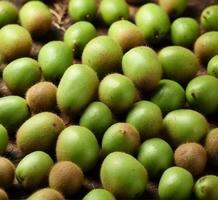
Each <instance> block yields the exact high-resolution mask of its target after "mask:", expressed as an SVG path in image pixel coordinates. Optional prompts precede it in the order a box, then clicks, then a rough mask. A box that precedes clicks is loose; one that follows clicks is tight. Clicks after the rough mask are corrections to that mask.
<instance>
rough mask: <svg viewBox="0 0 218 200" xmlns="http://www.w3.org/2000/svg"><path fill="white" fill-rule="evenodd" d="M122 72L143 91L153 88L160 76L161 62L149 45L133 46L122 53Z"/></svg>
mask: <svg viewBox="0 0 218 200" xmlns="http://www.w3.org/2000/svg"><path fill="white" fill-rule="evenodd" d="M122 69H123V73H124V74H125V75H126V76H128V77H129V78H130V79H131V80H132V81H133V82H134V84H135V85H136V86H137V87H138V88H139V89H141V90H143V91H149V90H152V89H154V88H155V87H156V86H157V84H158V83H159V81H160V79H161V76H162V68H161V64H160V62H159V60H158V57H157V54H156V52H155V51H154V50H153V49H151V48H150V47H144V46H140V47H135V48H133V49H131V50H129V51H128V52H127V53H125V54H124V56H123V59H122Z"/></svg>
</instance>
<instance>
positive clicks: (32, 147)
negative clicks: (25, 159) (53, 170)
mask: <svg viewBox="0 0 218 200" xmlns="http://www.w3.org/2000/svg"><path fill="white" fill-rule="evenodd" d="M64 127H65V126H64V122H63V120H62V119H61V118H60V117H59V116H58V115H56V114H54V113H51V112H41V113H38V114H36V115H33V116H32V117H31V118H29V119H28V120H27V121H25V122H24V123H23V124H22V125H21V127H20V128H19V129H18V131H17V135H16V143H17V146H18V148H19V149H20V150H21V151H22V152H23V153H24V154H28V153H31V152H33V151H36V150H41V151H45V152H49V151H51V150H54V146H55V144H56V140H57V138H58V135H59V133H60V132H61V131H62V130H63V129H64Z"/></svg>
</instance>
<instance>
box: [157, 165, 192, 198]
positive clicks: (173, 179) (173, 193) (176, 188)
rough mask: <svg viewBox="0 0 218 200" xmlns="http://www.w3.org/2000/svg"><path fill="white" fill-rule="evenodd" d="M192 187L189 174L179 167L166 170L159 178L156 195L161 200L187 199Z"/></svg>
mask: <svg viewBox="0 0 218 200" xmlns="http://www.w3.org/2000/svg"><path fill="white" fill-rule="evenodd" d="M193 185H194V181H193V177H192V175H191V173H190V172H188V171H187V170H185V169H183V168H181V167H171V168H168V169H167V170H166V171H165V172H164V173H163V175H162V176H161V179H160V182H159V186H158V194H159V197H160V199H161V200H167V199H177V200H184V199H189V198H190V196H191V193H192V187H193Z"/></svg>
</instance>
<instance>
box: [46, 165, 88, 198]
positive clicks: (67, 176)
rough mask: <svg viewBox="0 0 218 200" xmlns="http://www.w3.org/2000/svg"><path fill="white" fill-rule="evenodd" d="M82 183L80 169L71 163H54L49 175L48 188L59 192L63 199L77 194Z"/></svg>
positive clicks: (82, 176) (82, 178)
mask: <svg viewBox="0 0 218 200" xmlns="http://www.w3.org/2000/svg"><path fill="white" fill-rule="evenodd" d="M83 182H84V175H83V172H82V170H81V169H80V167H78V166H77V165H76V164H74V163H73V162H71V161H61V162H58V163H56V164H55V165H54V166H53V167H52V169H51V171H50V174H49V186H50V187H51V188H53V189H56V190H57V191H59V192H61V193H62V194H63V195H64V196H65V197H71V196H73V195H74V194H75V193H77V192H78V191H79V190H80V188H81V186H82V184H83Z"/></svg>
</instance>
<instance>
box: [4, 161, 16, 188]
mask: <svg viewBox="0 0 218 200" xmlns="http://www.w3.org/2000/svg"><path fill="white" fill-rule="evenodd" d="M14 175H15V167H14V164H13V163H12V162H11V161H10V160H8V159H7V158H4V157H0V187H1V188H3V189H7V188H9V187H10V186H11V185H12V183H13V180H14Z"/></svg>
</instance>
